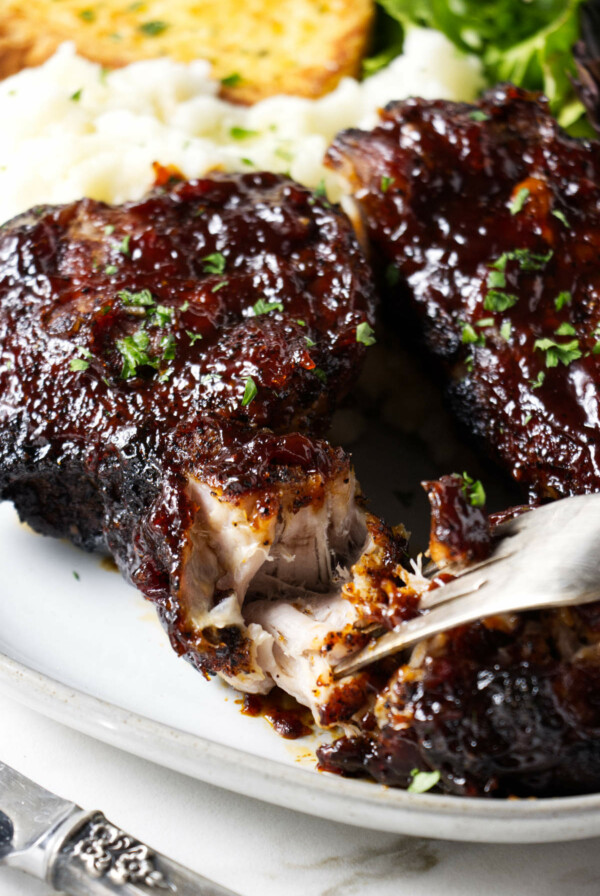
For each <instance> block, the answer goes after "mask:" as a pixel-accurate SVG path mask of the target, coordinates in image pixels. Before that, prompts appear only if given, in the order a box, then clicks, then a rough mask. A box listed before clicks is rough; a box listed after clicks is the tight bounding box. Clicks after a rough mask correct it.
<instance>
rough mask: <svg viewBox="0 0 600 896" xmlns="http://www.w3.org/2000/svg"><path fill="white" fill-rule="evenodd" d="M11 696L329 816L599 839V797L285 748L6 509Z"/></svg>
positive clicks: (94, 563)
mask: <svg viewBox="0 0 600 896" xmlns="http://www.w3.org/2000/svg"><path fill="white" fill-rule="evenodd" d="M0 545H1V548H0V556H1V559H2V582H3V585H2V592H3V593H2V597H3V599H2V602H1V604H0V687H1V688H2V690H3V691H5V692H7V693H9V694H10V695H11V696H13V697H16V698H17V699H19V700H20V701H22V702H23V703H25V704H27V705H29V706H31V707H33V708H35V709H37V710H39V711H40V712H43V713H44V714H46V715H48V716H51V717H52V718H55V719H57V720H58V721H61V722H63V723H65V724H66V725H70V726H72V727H74V728H77V729H79V730H80V731H83V732H85V733H87V734H90V735H92V736H93V737H97V738H99V739H101V740H104V741H106V742H108V743H111V744H113V745H115V746H118V747H121V748H123V749H125V750H128V751H130V752H132V753H135V754H137V755H139V756H143V757H145V758H147V759H150V760H153V761H154V762H157V763H159V764H162V765H164V766H168V767H170V768H173V769H176V770H178V771H180V772H183V773H185V774H188V775H191V776H193V777H196V778H200V779H202V780H205V781H210V782H211V783H213V784H217V785H220V786H222V787H226V788H228V789H230V790H234V791H237V792H240V793H243V794H246V795H248V796H252V797H257V798H259V799H262V800H266V801H269V802H273V803H276V804H278V805H283V806H288V807H290V808H295V809H298V810H300V811H303V812H308V813H310V814H313V815H318V816H320V817H323V818H330V819H334V820H336V821H343V822H346V823H349V824H356V825H360V826H364V827H371V828H376V829H380V830H385V831H397V832H401V833H408V834H415V835H421V836H430V837H440V838H445V839H456V840H472V841H488V842H520V843H523V842H528V841H529V842H540V841H551V840H564V839H580V838H585V837H592V836H597V835H598V834H600V795H597V796H596V795H593V796H585V797H577V798H568V799H553V800H543V801H542V800H539V801H530V800H527V801H522V802H519V801H509V802H501V801H490V800H475V799H461V798H458V797H447V796H436V795H430V794H408V793H405V792H402V791H398V790H392V789H388V788H384V787H380V786H378V785H376V784H373V783H369V782H366V781H352V780H345V779H343V778H339V777H337V776H334V775H328V774H322V773H318V772H316V771H315V769H314V748H315V746H316V744H317V741H316V739H315V738H304V739H301V740H300V741H295V742H290V741H285V740H283V739H281V738H279V737H278V736H277V735H276V734H275V733H274V732H273V730H272V729H271V728H270V726H269V725H268V724H267V723H266V722H265V721H264V720H263V719H261V718H256V719H254V718H248V717H246V716H243V715H242V714H241V713H240V706H239V700H238V699H237V698H236V694H235V693H234V692H233V691H231V690H229V689H228V688H226V687H225V686H224V685H222V684H221V683H219V682H218V681H214V680H213V681H210V682H207V681H204V680H203V678H202V677H201V676H200V675H198V673H197V672H195V671H194V670H193V669H192V668H191V667H190V666H188V665H187V664H186V663H184V662H183V661H181V660H179V659H178V658H177V657H176V656H175V655H174V654H173V652H172V651H171V649H170V647H169V645H168V642H167V638H166V636H165V635H164V633H163V631H162V629H161V627H160V625H159V624H158V622H157V620H156V618H155V616H154V611H153V609H152V607H151V606H150V605H149V604H147V603H145V602H144V600H143V599H142V598H141V597H140V595H139V594H137V593H136V592H135V590H134V589H132V588H130V587H129V586H127V585H126V584H125V583H124V582H123V581H122V580H121V578H120V577H119V575H118V574H117V573H115V572H113V571H110V570H108V569H106V567H105V565H104V566H103V565H102V563H101V561H100V559H99V558H98V557H97V556H89V555H86V554H83V553H81V552H79V551H77V550H76V549H75V548H73V547H72V546H71V545H69V544H67V543H64V542H57V541H54V540H51V539H46V538H42V537H40V536H36V535H34V534H32V533H31V532H30V531H29V530H28V529H27V528H26V527H25V526H22V525H21V524H20V523H19V522H18V519H17V517H16V514H15V512H14V510H13V509H12V507H11V506H9V505H2V506H1V507H0Z"/></svg>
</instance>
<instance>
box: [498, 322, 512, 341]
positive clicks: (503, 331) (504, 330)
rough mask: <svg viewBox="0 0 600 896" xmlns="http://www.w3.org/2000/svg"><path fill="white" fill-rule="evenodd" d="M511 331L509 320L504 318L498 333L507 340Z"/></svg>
mask: <svg viewBox="0 0 600 896" xmlns="http://www.w3.org/2000/svg"><path fill="white" fill-rule="evenodd" d="M511 333H512V324H511V322H510V321H509V320H505V321H503V322H502V326H501V327H500V335H501V336H502V338H503V339H504V340H505V341H506V342H508V340H509V339H510V334H511Z"/></svg>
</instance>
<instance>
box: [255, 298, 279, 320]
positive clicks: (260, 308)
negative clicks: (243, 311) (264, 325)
mask: <svg viewBox="0 0 600 896" xmlns="http://www.w3.org/2000/svg"><path fill="white" fill-rule="evenodd" d="M252 310H253V311H254V314H255V315H256V317H258V316H259V314H268V313H269V311H283V305H282V304H281V302H268V301H267V299H259V300H258V302H255V303H254V305H253V306H252Z"/></svg>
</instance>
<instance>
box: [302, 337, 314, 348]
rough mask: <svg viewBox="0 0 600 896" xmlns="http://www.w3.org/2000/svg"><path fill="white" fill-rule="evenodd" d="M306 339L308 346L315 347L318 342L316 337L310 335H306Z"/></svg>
mask: <svg viewBox="0 0 600 896" xmlns="http://www.w3.org/2000/svg"><path fill="white" fill-rule="evenodd" d="M304 341H305V342H306V346H307V348H314V346H315V345H316V344H317V343H316V342H315V341H314V339H311V338H310V336H305V337H304Z"/></svg>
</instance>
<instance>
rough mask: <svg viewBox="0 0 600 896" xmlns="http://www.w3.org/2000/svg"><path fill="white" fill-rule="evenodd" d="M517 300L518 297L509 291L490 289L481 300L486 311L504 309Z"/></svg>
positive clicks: (514, 303)
mask: <svg viewBox="0 0 600 896" xmlns="http://www.w3.org/2000/svg"><path fill="white" fill-rule="evenodd" d="M518 301H519V297H518V296H515V295H514V294H513V293H510V292H500V290H497V289H490V291H489V292H488V294H487V295H486V297H485V300H484V302H483V307H484V308H485V310H486V311H506V310H507V309H508V308H512V307H513V305H516V304H517V302H518Z"/></svg>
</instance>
